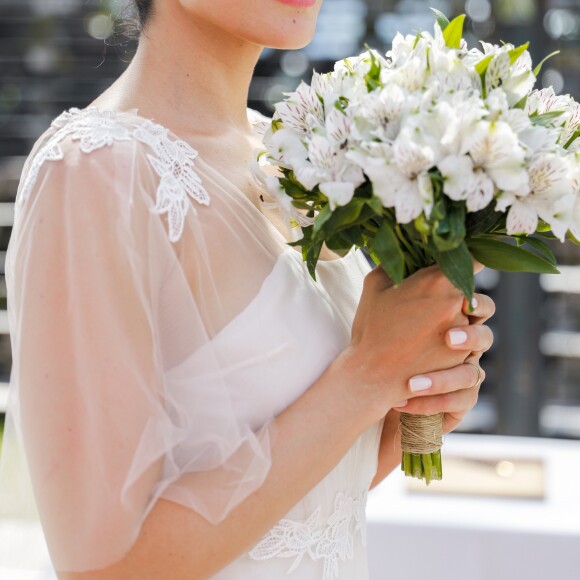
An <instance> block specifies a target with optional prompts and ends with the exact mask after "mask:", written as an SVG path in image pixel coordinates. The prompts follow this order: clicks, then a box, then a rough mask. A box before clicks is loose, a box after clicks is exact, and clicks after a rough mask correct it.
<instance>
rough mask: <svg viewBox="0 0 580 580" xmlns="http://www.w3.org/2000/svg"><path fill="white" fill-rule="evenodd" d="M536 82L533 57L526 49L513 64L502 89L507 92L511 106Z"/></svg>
mask: <svg viewBox="0 0 580 580" xmlns="http://www.w3.org/2000/svg"><path fill="white" fill-rule="evenodd" d="M535 84H536V77H535V76H534V73H533V71H532V57H531V56H530V53H529V52H528V51H527V50H526V51H524V52H523V53H522V54H521V55H520V56H519V58H518V59H517V60H516V61H515V62H514V64H513V65H512V66H511V69H510V73H509V74H508V76H507V78H504V79H503V83H502V89H503V90H504V91H505V92H506V95H507V98H508V101H509V104H510V106H513V105H515V104H516V103H518V102H519V101H521V100H522V99H523V98H524V97H525V96H526V95H528V94H529V93H530V91H531V90H532V89H533V88H534V85H535Z"/></svg>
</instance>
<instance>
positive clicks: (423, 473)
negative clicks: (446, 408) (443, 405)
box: [399, 413, 443, 485]
mask: <svg viewBox="0 0 580 580" xmlns="http://www.w3.org/2000/svg"><path fill="white" fill-rule="evenodd" d="M399 429H400V432H401V449H402V451H403V457H402V461H401V469H402V470H403V471H404V472H405V475H410V476H412V477H417V478H419V479H424V480H425V482H426V483H427V485H428V484H429V483H430V482H431V481H432V480H434V479H435V480H440V479H441V478H442V476H443V473H442V469H441V446H442V445H443V413H437V414H436V415H410V414H409V413H401V419H400V425H399Z"/></svg>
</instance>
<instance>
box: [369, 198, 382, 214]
mask: <svg viewBox="0 0 580 580" xmlns="http://www.w3.org/2000/svg"><path fill="white" fill-rule="evenodd" d="M366 204H367V205H368V206H369V207H370V208H371V209H372V210H373V212H374V213H376V214H377V215H382V214H383V209H384V208H383V202H382V201H381V198H380V197H377V196H376V195H373V197H371V198H370V199H367V201H366Z"/></svg>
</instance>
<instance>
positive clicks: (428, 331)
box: [335, 262, 493, 419]
mask: <svg viewBox="0 0 580 580" xmlns="http://www.w3.org/2000/svg"><path fill="white" fill-rule="evenodd" d="M481 269H483V266H482V265H481V264H479V263H477V262H475V263H474V271H475V272H478V271H480V270H481ZM477 298H478V300H479V304H478V307H477V310H476V311H475V312H474V313H469V312H468V310H467V305H466V304H465V303H466V300H465V298H464V296H463V294H462V293H461V292H460V291H459V290H458V289H457V288H455V286H453V284H452V283H451V282H450V281H449V280H448V279H447V278H446V276H445V275H444V274H443V273H442V271H441V270H440V269H439V268H438V267H437V266H431V267H428V268H424V269H422V270H419V271H418V272H416V273H415V274H413V275H412V276H409V277H408V278H406V279H405V280H404V281H403V282H402V283H401V284H399V285H397V286H393V285H392V282H391V280H390V279H389V277H388V276H387V275H386V274H385V272H384V271H383V270H382V268H380V267H379V268H375V269H374V270H373V271H372V272H370V273H369V274H367V276H366V278H365V281H364V287H363V293H362V296H361V300H360V302H359V306H358V308H357V312H356V315H355V318H354V321H353V326H352V338H351V343H350V345H349V346H348V347H347V349H346V350H345V351H344V352H343V353H342V354H341V355H340V356H339V357H338V359H337V361H335V363H336V364H338V376H343V378H344V377H345V376H346V377H347V381H346V383H347V384H348V385H350V387H349V388H348V396H349V397H350V398H352V399H353V405H357V406H359V407H360V406H361V404H362V406H363V408H366V410H368V411H369V412H370V413H371V417H370V418H371V419H372V418H373V417H374V419H379V418H381V417H384V416H385V415H386V414H387V412H388V411H389V410H390V409H392V408H394V407H400V405H401V403H402V402H404V401H408V403H407V407H408V409H409V412H414V411H413V409H415V410H416V412H418V413H421V414H423V413H422V411H421V409H427V407H428V406H429V405H431V408H432V407H433V406H436V405H437V404H438V405H443V406H445V405H447V404H451V403H452V404H453V405H458V406H457V407H450V408H449V409H445V410H446V412H449V413H450V414H451V413H453V414H457V415H456V416H459V415H461V413H462V411H463V408H464V406H465V404H466V403H465V401H467V397H466V395H465V393H460V394H455V395H452V394H451V393H455V392H456V391H459V390H466V389H468V388H470V387H471V385H474V375H475V374H476V373H475V370H476V369H475V368H474V367H473V366H472V365H470V364H464V363H465V362H466V358H467V357H468V355H469V353H471V352H472V351H473V352H475V353H482V352H484V351H486V350H487V349H489V347H490V346H491V343H492V341H493V337H492V333H491V330H490V329H489V328H488V327H487V326H485V324H483V323H484V322H485V320H486V319H487V318H489V316H490V315H491V314H492V313H493V312H492V309H493V302H492V301H491V300H490V299H489V298H488V297H486V296H483V295H477ZM470 321H472V322H477V323H474V324H470ZM464 335H466V336H464ZM461 337H465V338H466V340H465V341H464V342H463V343H461V344H459V343H458V342H457V340H456V339H458V338H461ZM474 356H475V357H476V358H475V360H476V361H478V360H479V358H478V355H477V354H475V355H474ZM446 369H450V370H446ZM427 379H431V380H432V381H433V385H432V386H431V387H430V388H428V389H425V386H426V383H428V381H427ZM417 387H419V388H421V387H423V388H424V389H425V390H423V391H419V390H418V389H417ZM474 391H475V389H473V390H470V394H471V393H474ZM428 396H437V397H438V398H437V399H431V400H430V401H427V397H428ZM471 397H472V398H471V399H470V402H471V401H473V395H472V394H471ZM415 398H416V400H414V399H415ZM419 399H424V400H419ZM460 399H461V401H460ZM459 407H461V408H459ZM405 410H407V408H405ZM425 414H427V413H425ZM429 414H430V413H429Z"/></svg>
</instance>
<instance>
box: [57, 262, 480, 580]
mask: <svg viewBox="0 0 580 580" xmlns="http://www.w3.org/2000/svg"><path fill="white" fill-rule="evenodd" d="M447 285H448V283H447V282H446V281H444V280H443V279H442V275H441V274H440V273H438V272H437V271H436V270H434V269H430V270H428V271H424V272H422V273H420V274H419V275H417V276H415V277H412V278H410V279H408V280H407V281H405V283H403V284H402V285H401V286H399V287H397V288H388V285H387V284H386V283H385V277H384V276H383V274H381V272H380V271H375V272H374V273H371V274H369V275H368V276H367V278H366V280H365V287H364V291H363V297H362V299H361V304H360V305H359V310H358V311H357V317H356V319H355V324H354V326H353V341H352V343H351V345H350V346H349V347H348V348H347V349H346V350H345V351H344V352H343V353H342V354H341V355H339V357H337V359H335V361H334V362H333V363H332V364H331V365H330V366H329V367H328V368H327V369H326V371H325V372H324V373H323V374H322V376H321V377H320V378H319V379H318V380H317V381H316V382H315V383H314V384H313V385H312V386H311V388H310V389H309V390H308V391H306V393H305V394H304V395H303V396H302V397H300V398H299V399H298V400H297V401H296V402H295V403H294V404H292V405H291V406H289V407H288V408H287V409H286V410H285V411H284V412H282V413H281V414H280V415H278V417H277V418H276V430H275V431H276V437H275V440H274V441H273V442H272V465H271V469H270V471H269V473H268V475H267V477H266V480H265V482H264V483H263V485H262V486H261V487H260V488H259V489H258V490H257V491H256V492H254V493H253V494H251V495H250V496H248V497H247V498H246V499H245V500H243V501H242V502H241V503H240V504H239V505H238V506H237V507H235V508H234V509H233V510H232V511H231V512H230V513H229V514H228V516H227V517H226V518H225V519H224V520H223V521H222V522H221V523H219V524H217V525H215V524H211V523H209V522H208V521H206V520H205V519H204V518H202V517H201V516H199V515H198V514H197V513H195V512H194V511H193V510H191V509H187V508H184V507H182V506H181V505H179V504H177V503H173V502H171V501H166V500H164V499H160V500H158V501H157V503H156V504H155V505H154V507H153V508H152V510H151V512H150V514H149V516H148V518H147V520H146V522H145V524H144V526H143V528H142V530H141V533H140V535H139V537H138V539H137V541H136V543H135V544H134V546H133V548H132V549H131V550H130V552H129V553H128V554H127V555H126V556H125V557H124V558H123V559H122V560H121V561H119V562H117V563H116V564H114V565H113V566H110V567H109V568H107V569H105V570H101V571H98V572H90V573H76V574H68V573H64V574H63V573H61V574H60V575H59V577H60V578H61V580H96V579H98V580H117V579H125V578H139V579H140V580H146V579H148V578H151V579H157V578H160V577H164V576H165V575H166V574H167V570H171V575H172V578H175V579H180V578H183V579H185V578H188V579H190V578H208V577H210V576H212V575H213V574H215V573H216V572H218V571H219V570H220V569H222V568H223V567H225V566H226V565H227V564H228V563H230V562H231V561H233V560H234V559H235V558H236V557H238V556H240V555H241V554H242V553H244V552H245V551H247V550H248V549H249V548H251V547H252V546H253V545H255V543H256V542H257V541H258V540H259V539H260V538H261V537H262V536H263V535H264V534H265V533H266V532H267V531H268V530H269V529H270V528H271V527H272V526H274V525H275V524H276V523H277V522H278V521H279V520H280V518H281V517H283V516H284V515H285V514H286V513H287V512H288V511H289V509H290V508H291V507H292V506H293V505H295V504H296V503H297V502H298V501H299V500H300V499H301V498H302V497H304V496H305V495H306V494H307V493H308V492H309V491H310V490H311V489H312V488H313V487H314V486H315V485H316V484H317V483H318V482H319V481H320V480H321V479H322V478H323V477H324V476H325V475H326V474H327V473H328V472H329V471H330V470H331V469H332V468H333V467H334V466H335V465H336V464H337V463H338V462H339V461H340V460H341V458H342V457H343V456H344V455H345V454H346V452H347V451H348V449H349V448H350V447H351V445H352V444H353V442H354V441H355V440H356V439H357V438H358V437H359V436H360V434H361V433H362V432H363V431H364V430H365V429H366V428H367V427H369V426H370V425H372V424H373V423H374V422H376V421H378V420H380V418H381V417H383V416H385V414H387V413H388V412H389V411H390V409H392V408H393V407H394V406H396V405H398V404H399V403H400V402H401V401H402V400H405V399H407V398H408V397H410V396H413V394H412V393H409V391H408V388H407V378H406V377H408V373H409V372H411V373H413V374H416V373H417V372H419V371H420V369H422V368H425V367H426V366H427V365H428V368H434V367H436V362H435V361H438V363H439V364H444V365H446V366H447V367H450V366H453V365H454V364H458V365H459V366H457V367H456V368H454V369H452V370H451V371H446V374H445V381H441V382H439V383H438V384H437V385H435V386H434V387H433V388H432V389H431V391H430V394H431V395H434V394H435V393H440V394H441V393H446V392H449V391H456V390H458V389H460V388H461V387H460V386H459V385H466V384H468V383H469V382H470V381H471V379H472V377H471V374H470V373H471V371H473V370H474V369H473V368H472V367H471V366H469V365H461V364H459V363H460V361H461V360H463V359H464V358H465V353H464V352H463V353H462V352H460V351H459V349H450V348H448V347H445V345H441V344H440V340H441V334H440V332H439V330H438V329H440V328H441V326H445V327H447V328H448V327H449V325H450V323H451V322H453V321H454V320H457V314H452V313H451V310H452V309H453V308H456V307H457V306H454V305H459V304H460V302H459V301H458V300H457V295H455V294H454V291H453V290H452V289H451V288H450V285H449V286H447ZM450 291H451V294H452V295H454V298H453V299H452V300H450V295H449V293H450ZM445 295H447V297H445ZM445 303H446V304H447V305H446V306H444V304H445ZM418 304H421V305H422V308H423V307H424V308H425V309H427V310H428V311H429V312H430V316H429V317H425V316H424V315H422V314H421V312H425V310H422V308H421V309H417V305H418ZM444 311H446V312H444ZM393 312H396V313H397V320H396V321H393V316H392V313H393ZM455 313H457V310H455ZM427 318H428V320H427ZM468 331H469V338H468V341H467V343H466V344H465V345H463V347H462V348H463V349H469V350H478V349H482V348H485V347H486V345H487V344H488V342H489V329H487V328H486V327H482V326H480V327H474V326H471V327H468ZM384 344H390V345H397V346H396V347H393V346H392V347H391V348H389V349H387V350H385V349H384V347H381V346H380V345H384ZM417 352H419V353H421V355H420V356H417ZM403 377H405V378H403ZM416 396H418V395H416ZM409 404H411V403H409Z"/></svg>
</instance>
